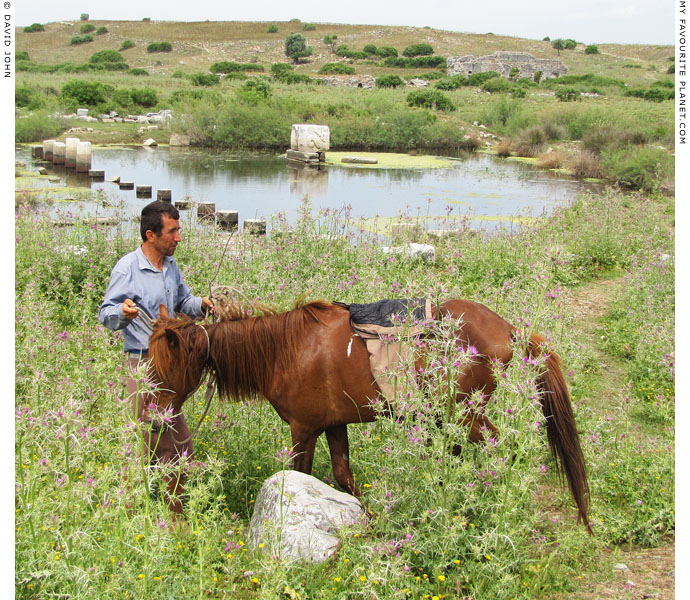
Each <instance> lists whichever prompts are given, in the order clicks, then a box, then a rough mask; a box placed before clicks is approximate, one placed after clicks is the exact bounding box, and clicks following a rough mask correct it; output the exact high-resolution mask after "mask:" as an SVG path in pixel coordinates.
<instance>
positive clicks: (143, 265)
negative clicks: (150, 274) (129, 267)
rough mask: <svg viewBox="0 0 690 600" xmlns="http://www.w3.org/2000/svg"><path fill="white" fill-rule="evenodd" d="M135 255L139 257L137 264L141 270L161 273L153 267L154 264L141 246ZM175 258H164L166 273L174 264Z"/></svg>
mask: <svg viewBox="0 0 690 600" xmlns="http://www.w3.org/2000/svg"><path fill="white" fill-rule="evenodd" d="M134 253H135V254H136V257H137V262H138V264H139V269H141V270H142V271H143V270H149V271H155V272H156V273H160V271H159V270H158V269H157V268H156V267H155V266H154V265H153V263H152V262H151V261H150V260H149V259H148V258H147V257H146V254H144V251H143V250H142V249H141V246H139V247H138V248H137V249H136V250H135V251H134ZM172 260H173V257H172V256H164V257H163V270H164V271H165V270H166V269H167V268H168V267H169V266H170V264H171V263H172Z"/></svg>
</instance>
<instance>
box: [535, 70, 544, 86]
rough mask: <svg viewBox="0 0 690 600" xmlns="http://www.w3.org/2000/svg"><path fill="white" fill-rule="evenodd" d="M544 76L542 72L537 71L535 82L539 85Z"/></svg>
mask: <svg viewBox="0 0 690 600" xmlns="http://www.w3.org/2000/svg"><path fill="white" fill-rule="evenodd" d="M542 75H543V73H542V72H541V71H535V72H534V82H535V83H537V84H538V83H539V82H540V81H541V76H542Z"/></svg>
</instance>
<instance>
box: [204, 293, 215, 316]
mask: <svg viewBox="0 0 690 600" xmlns="http://www.w3.org/2000/svg"><path fill="white" fill-rule="evenodd" d="M201 308H203V309H204V311H206V314H213V312H214V310H215V309H214V307H213V301H212V300H211V299H210V298H209V297H208V296H204V297H203V298H202V299H201Z"/></svg>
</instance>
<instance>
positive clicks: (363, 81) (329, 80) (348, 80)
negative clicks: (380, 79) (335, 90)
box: [323, 75, 376, 88]
mask: <svg viewBox="0 0 690 600" xmlns="http://www.w3.org/2000/svg"><path fill="white" fill-rule="evenodd" d="M323 82H324V83H325V84H326V85H330V86H335V87H351V88H373V87H375V86H376V79H374V78H373V77H372V76H371V75H333V76H331V77H324V78H323Z"/></svg>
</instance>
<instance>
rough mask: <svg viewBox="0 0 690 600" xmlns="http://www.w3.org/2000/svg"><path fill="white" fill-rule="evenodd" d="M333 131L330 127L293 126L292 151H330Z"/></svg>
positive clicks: (291, 136) (291, 134) (291, 135)
mask: <svg viewBox="0 0 690 600" xmlns="http://www.w3.org/2000/svg"><path fill="white" fill-rule="evenodd" d="M330 144H331V130H330V129H329V127H328V125H311V124H298V125H293V126H292V131H291V133H290V149H291V150H297V151H298V152H326V151H327V150H330Z"/></svg>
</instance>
